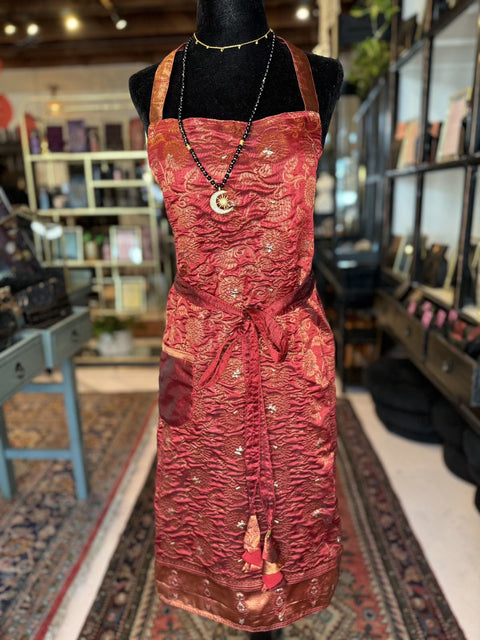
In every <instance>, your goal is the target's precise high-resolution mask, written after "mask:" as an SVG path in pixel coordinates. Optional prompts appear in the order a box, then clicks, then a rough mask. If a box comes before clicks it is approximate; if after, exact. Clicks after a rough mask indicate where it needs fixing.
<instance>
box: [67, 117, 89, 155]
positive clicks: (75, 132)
mask: <svg viewBox="0 0 480 640" xmlns="http://www.w3.org/2000/svg"><path fill="white" fill-rule="evenodd" d="M67 128H68V146H69V150H70V151H71V152H73V153H79V152H83V151H87V149H88V145H87V129H86V126H85V121H84V120H69V121H68V122H67Z"/></svg>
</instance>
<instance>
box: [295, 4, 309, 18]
mask: <svg viewBox="0 0 480 640" xmlns="http://www.w3.org/2000/svg"><path fill="white" fill-rule="evenodd" d="M295 16H296V18H297V20H308V19H309V18H310V9H309V8H308V7H307V6H306V5H304V4H303V5H301V6H300V7H298V9H297V11H296V13H295Z"/></svg>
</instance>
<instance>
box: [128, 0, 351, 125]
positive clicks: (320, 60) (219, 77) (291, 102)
mask: <svg viewBox="0 0 480 640" xmlns="http://www.w3.org/2000/svg"><path fill="white" fill-rule="evenodd" d="M197 4H198V7H197V30H196V34H197V36H198V38H199V40H201V41H202V42H205V43H206V44H209V45H212V46H224V45H229V44H236V43H241V42H246V41H248V40H252V39H254V38H259V37H261V36H263V35H264V34H265V33H266V32H267V31H268V23H267V19H266V16H265V10H264V7H263V0H198V3H197ZM271 43H272V34H270V35H269V37H268V39H262V40H260V42H259V44H258V45H255V44H251V45H248V46H245V47H242V48H241V49H240V50H239V49H236V48H235V49H227V50H225V51H224V52H223V53H222V52H221V51H218V50H213V49H206V48H205V47H202V46H201V45H194V44H192V46H191V47H190V50H189V53H188V58H187V67H186V79H185V97H184V106H183V117H184V118H188V117H191V116H197V117H206V118H215V119H221V120H240V121H247V120H248V119H249V117H250V114H251V111H252V108H253V105H254V104H255V100H256V98H257V95H258V91H259V88H260V82H261V79H262V77H263V74H264V72H265V67H266V63H267V59H268V55H269V52H270V47H271ZM307 55H308V58H309V61H310V65H311V68H312V73H313V78H314V82H315V87H316V90H317V94H318V99H319V110H320V118H321V121H322V126H323V137H324V138H325V136H326V133H327V130H328V125H329V123H330V119H331V116H332V112H333V109H334V107H335V104H336V102H337V100H338V96H339V94H340V88H341V84H342V79H343V72H342V68H341V66H340V64H339V62H338V61H337V60H333V59H331V58H324V57H321V56H316V55H313V54H307ZM182 56H183V53H182V52H179V53H177V55H176V56H175V61H174V64H173V68H172V74H171V81H170V86H169V90H168V93H167V96H166V100H165V106H164V117H165V118H176V117H177V115H178V102H179V95H180V86H181V67H182ZM157 67H158V65H152V66H150V67H147V68H146V69H143V70H142V71H139V72H138V73H136V74H134V75H133V76H132V77H131V78H130V93H131V96H132V101H133V103H134V105H135V107H136V109H137V111H138V114H139V116H140V118H141V120H142V122H143V124H144V127H145V129H147V128H148V124H149V112H150V99H151V94H152V87H153V81H154V78H155V72H156V70H157ZM303 109H304V105H303V101H302V97H301V94H300V90H299V88H298V81H297V77H296V74H295V69H294V66H293V62H292V58H291V55H290V52H289V50H288V48H287V47H286V45H284V44H283V43H282V42H280V41H278V40H277V42H276V44H275V50H274V55H273V59H272V64H271V67H270V72H269V75H268V78H267V82H266V84H265V90H264V93H263V95H262V99H261V101H260V104H259V107H258V110H257V113H256V115H255V119H256V120H258V119H261V118H264V117H267V116H270V115H275V114H277V113H283V112H289V111H301V110H303Z"/></svg>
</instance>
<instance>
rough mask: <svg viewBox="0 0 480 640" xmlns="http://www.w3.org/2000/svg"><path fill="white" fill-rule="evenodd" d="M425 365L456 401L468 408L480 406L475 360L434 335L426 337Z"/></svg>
mask: <svg viewBox="0 0 480 640" xmlns="http://www.w3.org/2000/svg"><path fill="white" fill-rule="evenodd" d="M425 366H426V369H427V371H428V372H429V373H430V374H431V375H432V376H434V377H435V379H436V380H438V381H439V383H440V384H441V385H442V386H443V387H445V389H446V390H447V391H448V393H449V394H450V395H451V396H453V397H454V398H456V399H458V401H459V402H461V403H463V404H466V405H467V406H473V407H478V406H480V368H479V367H478V365H477V363H476V362H475V361H474V360H472V359H471V358H469V357H468V356H467V355H465V354H464V353H462V352H461V351H459V349H458V348H457V347H455V346H454V345H452V344H450V343H449V342H447V341H446V340H445V338H444V337H443V336H441V335H439V334H437V333H431V334H430V335H429V338H428V347H427V360H426V362H425Z"/></svg>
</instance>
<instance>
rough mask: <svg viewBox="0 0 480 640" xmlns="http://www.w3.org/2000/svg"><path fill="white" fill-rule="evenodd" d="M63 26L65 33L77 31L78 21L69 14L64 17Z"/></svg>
mask: <svg viewBox="0 0 480 640" xmlns="http://www.w3.org/2000/svg"><path fill="white" fill-rule="evenodd" d="M63 24H64V25H65V29H66V30H67V31H78V29H79V28H80V20H79V19H78V18H77V16H76V15H75V14H73V13H69V14H68V15H66V16H65V18H64V21H63Z"/></svg>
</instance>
